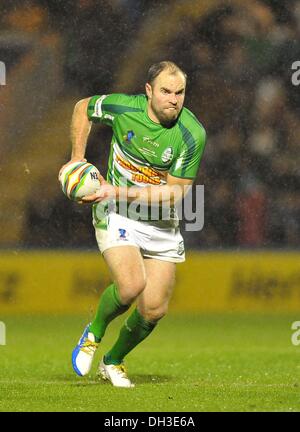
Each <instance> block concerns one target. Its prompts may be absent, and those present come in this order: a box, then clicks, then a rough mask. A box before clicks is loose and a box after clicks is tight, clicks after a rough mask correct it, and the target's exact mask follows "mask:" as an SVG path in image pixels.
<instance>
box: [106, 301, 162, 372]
mask: <svg viewBox="0 0 300 432" xmlns="http://www.w3.org/2000/svg"><path fill="white" fill-rule="evenodd" d="M155 326H156V323H153V322H150V321H146V320H145V318H143V317H142V315H141V314H140V313H139V312H138V310H137V309H135V310H134V311H133V312H132V314H131V315H130V317H129V318H128V319H127V320H126V321H125V324H124V325H123V327H122V328H121V330H120V334H119V338H118V340H117V342H116V343H115V344H114V346H113V347H112V349H111V350H110V351H109V352H108V353H107V354H106V355H105V356H104V363H105V364H115V365H118V364H120V363H122V361H123V359H124V357H125V356H126V355H127V354H128V353H129V352H130V351H131V350H132V349H133V348H134V347H136V346H137V345H138V344H139V343H140V342H142V341H143V340H144V339H145V338H146V337H147V336H149V334H150V333H151V332H152V330H153V329H154V327H155Z"/></svg>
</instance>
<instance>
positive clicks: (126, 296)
mask: <svg viewBox="0 0 300 432" xmlns="http://www.w3.org/2000/svg"><path fill="white" fill-rule="evenodd" d="M145 287H146V280H144V279H143V278H141V279H135V280H131V281H128V282H121V283H119V284H118V288H119V295H120V299H121V301H122V303H123V304H131V303H133V302H134V301H135V299H136V298H137V297H138V296H139V294H141V292H143V291H144V289H145Z"/></svg>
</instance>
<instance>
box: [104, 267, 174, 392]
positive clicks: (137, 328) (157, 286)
mask: <svg viewBox="0 0 300 432" xmlns="http://www.w3.org/2000/svg"><path fill="white" fill-rule="evenodd" d="M144 265H145V270H146V276H147V282H146V287H145V289H144V290H143V291H142V292H141V293H140V294H139V296H138V298H137V308H136V309H135V310H134V311H133V313H132V314H131V315H130V316H129V318H128V319H127V320H126V322H125V325H124V326H123V327H122V328H121V331H120V335H119V338H118V340H117V341H116V343H115V344H114V346H113V348H112V349H111V350H110V351H109V352H108V353H107V354H106V355H105V356H104V358H103V360H102V361H101V363H100V365H99V372H100V374H101V375H102V377H104V378H107V379H109V380H110V381H111V382H112V383H113V385H115V386H120V387H132V386H133V384H132V383H131V382H130V380H129V379H128V377H127V375H126V371H125V369H124V365H123V359H124V357H125V356H126V355H127V354H128V353H129V352H130V351H131V350H132V349H133V348H135V347H136V346H137V345H138V344H139V343H141V342H142V341H143V340H144V339H145V338H146V337H147V336H149V335H150V333H151V332H152V330H153V329H154V328H155V326H156V324H157V322H158V321H159V320H160V319H161V318H162V317H163V316H164V315H165V314H166V312H167V309H168V304H169V300H170V297H171V294H172V290H173V287H174V282H175V264H174V263H170V262H166V261H160V260H156V259H145V260H144Z"/></svg>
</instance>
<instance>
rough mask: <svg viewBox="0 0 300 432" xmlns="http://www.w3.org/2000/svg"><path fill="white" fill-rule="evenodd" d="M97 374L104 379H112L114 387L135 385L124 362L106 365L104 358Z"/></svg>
mask: <svg viewBox="0 0 300 432" xmlns="http://www.w3.org/2000/svg"><path fill="white" fill-rule="evenodd" d="M97 375H98V376H99V377H101V378H102V379H103V380H108V381H110V382H111V383H112V385H113V386H114V387H134V384H133V383H132V382H131V381H130V379H129V378H128V376H127V372H126V369H125V366H124V365H123V364H122V363H121V364H120V365H113V364H110V365H106V364H105V363H104V361H103V358H102V360H101V362H100V364H99V366H98V371H97Z"/></svg>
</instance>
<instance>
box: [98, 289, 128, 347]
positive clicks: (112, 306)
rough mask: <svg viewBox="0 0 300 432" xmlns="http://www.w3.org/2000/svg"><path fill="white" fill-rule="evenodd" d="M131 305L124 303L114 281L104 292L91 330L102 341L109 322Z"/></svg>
mask: <svg viewBox="0 0 300 432" xmlns="http://www.w3.org/2000/svg"><path fill="white" fill-rule="evenodd" d="M129 307H130V305H122V303H121V301H120V296H119V293H118V289H117V287H116V285H115V284H114V283H113V284H111V285H109V287H107V288H106V290H105V291H104V292H103V294H102V296H101V298H100V302H99V306H98V309H97V313H96V316H95V318H94V321H92V323H91V325H90V331H91V332H92V333H94V335H95V336H96V338H97V340H96V342H100V340H101V338H102V337H103V336H104V333H105V330H106V327H107V326H108V324H109V323H110V322H111V321H112V320H113V319H114V318H116V317H117V316H118V315H121V314H122V313H124V312H126V311H127V310H128V309H129Z"/></svg>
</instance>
